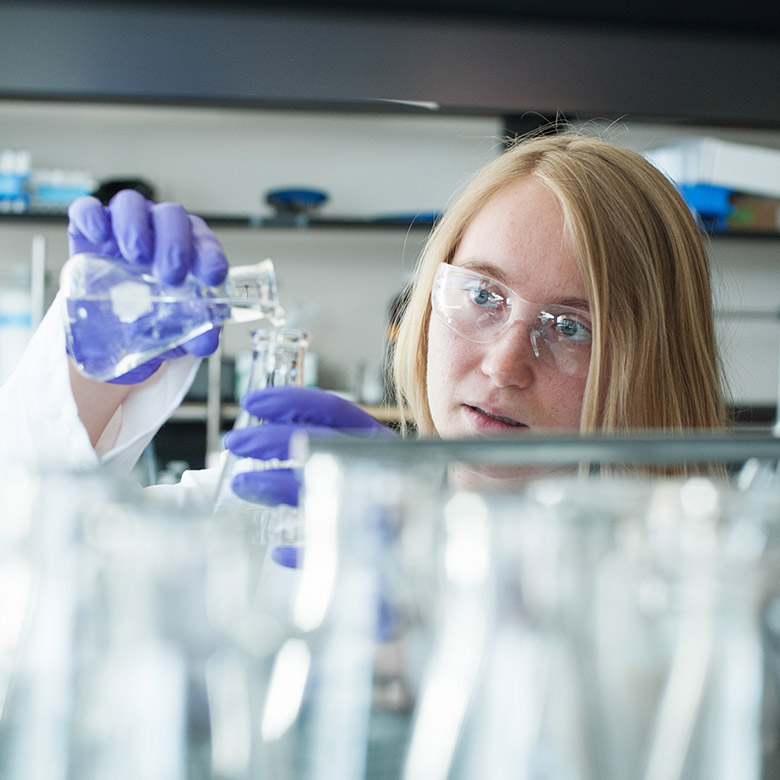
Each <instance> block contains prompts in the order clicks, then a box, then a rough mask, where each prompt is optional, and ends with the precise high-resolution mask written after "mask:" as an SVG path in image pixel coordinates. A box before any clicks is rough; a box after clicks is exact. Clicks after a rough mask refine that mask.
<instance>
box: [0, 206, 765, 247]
mask: <svg viewBox="0 0 780 780" xmlns="http://www.w3.org/2000/svg"><path fill="white" fill-rule="evenodd" d="M198 216H200V217H202V218H203V219H204V220H205V221H206V222H207V223H208V224H209V225H211V226H212V227H223V228H229V227H230V228H247V229H256V230H291V229H294V230H320V229H321V230H399V229H402V230H431V229H432V228H433V226H434V224H435V223H434V222H433V221H432V220H430V219H428V218H425V219H421V220H415V219H414V218H413V217H411V216H410V217H409V218H408V219H404V218H396V217H387V218H382V217H376V218H374V217H365V218H362V217H305V216H303V217H301V216H292V217H267V216H258V215H252V214H245V215H242V214H199V215H198ZM67 219H68V217H67V214H64V213H61V214H54V213H35V212H25V213H24V214H0V224H3V223H7V222H22V223H33V224H50V225H59V224H64V223H65V222H67ZM704 235H705V236H708V237H711V238H726V239H750V240H753V239H755V240H778V239H780V231H759V230H744V231H705V232H704Z"/></svg>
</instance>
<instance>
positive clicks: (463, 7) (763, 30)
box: [29, 0, 780, 37]
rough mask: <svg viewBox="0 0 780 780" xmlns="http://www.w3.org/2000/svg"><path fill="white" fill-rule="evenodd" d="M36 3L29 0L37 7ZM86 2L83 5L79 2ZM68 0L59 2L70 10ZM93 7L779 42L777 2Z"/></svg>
mask: <svg viewBox="0 0 780 780" xmlns="http://www.w3.org/2000/svg"><path fill="white" fill-rule="evenodd" d="M37 1H38V0H29V2H30V3H35V2H37ZM81 1H82V2H83V0H81ZM68 2H70V0H61V2H60V5H67V4H68ZM87 2H92V3H93V4H95V5H102V6H106V5H115V6H121V5H136V6H138V5H142V4H144V3H148V4H149V5H154V6H157V7H159V6H161V5H162V6H166V5H167V6H171V7H176V6H180V7H187V8H194V7H200V8H206V7H214V8H242V9H245V10H247V11H251V10H255V11H261V10H270V9H274V10H280V11H285V12H296V11H297V12H301V13H306V12H313V13H318V14H321V13H333V14H361V15H364V14H405V15H406V14H414V15H418V16H441V17H445V18H449V19H456V18H464V17H470V18H472V19H484V20H490V21H495V20H499V19H504V20H506V21H507V22H512V23H515V22H522V21H527V22H542V23H559V24H564V25H575V26H582V25H586V26H591V25H596V26H600V27H621V28H627V29H635V30H639V29H641V30H658V31H679V32H689V33H696V32H702V33H706V32H720V33H728V34H736V35H757V36H761V37H771V36H779V37H780V5H778V2H777V0H752V2H741V3H740V2H733V1H732V2H729V1H728V0H682V1H681V0H328V1H327V2H317V0H284V1H282V0H87Z"/></svg>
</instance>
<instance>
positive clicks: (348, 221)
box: [0, 212, 434, 230]
mask: <svg viewBox="0 0 780 780" xmlns="http://www.w3.org/2000/svg"><path fill="white" fill-rule="evenodd" d="M198 216H200V217H202V218H203V219H204V220H205V221H206V222H207V223H208V224H209V225H212V226H214V227H237V228H256V229H262V230H265V229H269V230H274V229H296V230H302V229H327V230H334V229H335V230H362V229H365V230H375V229H378V228H379V229H385V230H386V229H395V230H398V229H399V228H401V229H404V230H409V229H415V230H430V229H431V228H432V227H433V224H434V223H433V221H432V220H430V219H427V218H426V219H420V220H416V219H414V217H411V216H410V217H409V218H408V219H405V218H396V217H387V218H382V217H377V218H373V217H366V218H361V217H305V216H291V217H266V216H259V215H252V214H247V215H240V214H199V215H198ZM67 219H68V216H67V214H65V213H36V212H25V213H24V214H0V224H2V223H4V222H22V223H34V224H51V225H58V224H63V223H65V222H67Z"/></svg>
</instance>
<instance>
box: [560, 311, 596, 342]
mask: <svg viewBox="0 0 780 780" xmlns="http://www.w3.org/2000/svg"><path fill="white" fill-rule="evenodd" d="M555 329H556V330H557V331H558V333H559V334H560V335H561V336H563V338H565V339H568V340H569V341H590V340H591V339H592V334H591V330H590V324H586V323H584V322H580V321H579V320H576V319H574V318H573V317H568V316H566V315H565V314H561V315H560V316H558V317H556V319H555Z"/></svg>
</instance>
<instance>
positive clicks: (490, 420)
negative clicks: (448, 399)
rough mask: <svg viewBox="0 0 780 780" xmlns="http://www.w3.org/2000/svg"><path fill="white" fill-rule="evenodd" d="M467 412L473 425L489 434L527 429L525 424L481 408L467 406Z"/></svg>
mask: <svg viewBox="0 0 780 780" xmlns="http://www.w3.org/2000/svg"><path fill="white" fill-rule="evenodd" d="M465 408H466V412H467V414H468V416H469V418H470V419H471V421H472V423H473V424H474V425H475V426H476V427H477V428H478V429H479V430H484V431H487V432H491V433H493V432H502V431H503V432H506V431H517V430H523V429H527V428H528V426H527V425H526V424H525V423H521V422H519V421H518V420H515V419H513V418H511V417H506V416H505V415H502V414H496V413H494V412H489V411H487V410H485V409H481V408H480V407H479V406H471V405H469V404H466V406H465Z"/></svg>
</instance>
